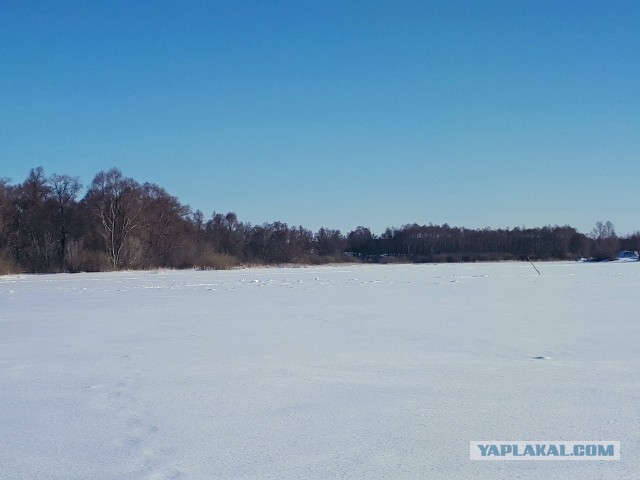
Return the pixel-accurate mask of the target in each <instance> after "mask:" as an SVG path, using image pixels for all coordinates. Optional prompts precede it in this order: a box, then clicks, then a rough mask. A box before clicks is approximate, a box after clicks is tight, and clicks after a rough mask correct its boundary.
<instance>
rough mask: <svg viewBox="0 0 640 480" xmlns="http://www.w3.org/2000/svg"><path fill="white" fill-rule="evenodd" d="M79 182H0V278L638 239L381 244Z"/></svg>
mask: <svg viewBox="0 0 640 480" xmlns="http://www.w3.org/2000/svg"><path fill="white" fill-rule="evenodd" d="M83 188H84V187H83V185H82V184H81V182H80V179H79V178H78V177H72V176H69V175H58V174H53V175H50V176H46V175H45V172H44V170H43V169H42V167H38V168H34V169H32V170H31V171H30V172H29V175H28V176H27V178H26V179H25V180H24V182H22V183H20V184H15V185H12V184H11V183H10V182H9V180H8V179H3V178H0V273H9V272H35V273H40V272H78V271H104V270H118V269H148V268H159V267H167V268H202V269H208V268H214V269H220V268H229V267H233V266H236V265H241V264H287V263H299V264H320V263H328V262H342V261H368V262H382V263H390V262H473V261H486V260H516V259H522V260H524V259H527V258H531V259H576V258H581V257H582V258H595V259H606V258H611V257H613V256H614V255H615V254H616V253H617V252H618V251H619V250H621V249H626V250H640V233H635V234H633V235H630V236H628V237H624V238H620V237H618V236H617V235H616V232H615V228H614V226H613V225H612V224H611V222H606V223H603V222H598V223H597V224H596V226H595V228H594V229H593V231H592V232H590V234H589V235H584V234H582V233H580V232H578V231H577V230H576V229H575V228H573V227H570V226H562V227H560V226H553V227H551V226H546V227H542V228H513V229H490V228H485V229H468V228H462V227H450V226H449V225H447V224H444V225H432V224H429V225H418V224H410V225H405V226H402V227H400V228H387V229H386V230H385V232H384V233H383V234H381V235H379V236H377V235H374V234H373V233H372V232H371V230H370V229H368V228H366V227H358V228H356V229H355V230H353V231H351V232H349V233H347V234H343V233H342V232H340V231H339V230H335V229H329V228H321V229H320V230H318V231H317V232H315V233H314V232H312V231H310V230H308V229H306V228H304V227H302V226H297V227H292V226H289V225H287V224H286V223H282V222H273V223H264V224H262V225H251V224H250V223H246V222H241V221H240V220H239V219H238V217H237V216H236V214H235V213H233V212H229V213H226V214H223V213H216V212H213V214H212V215H211V216H209V217H205V215H204V214H203V213H202V212H201V211H199V210H196V211H193V210H192V209H191V208H190V207H189V206H187V205H183V204H182V203H181V202H180V201H179V200H178V199H177V198H176V197H175V196H173V195H170V194H169V193H168V192H167V191H166V190H165V189H164V188H162V187H160V186H158V185H156V184H152V183H139V182H137V181H136V180H134V179H132V178H128V177H125V176H124V175H123V174H122V172H121V171H120V170H118V169H116V168H113V169H111V170H109V171H102V172H99V173H98V174H97V175H95V177H94V178H93V180H92V182H91V183H90V184H89V185H88V186H87V188H86V191H85V193H84V196H83V197H82V198H80V193H81V192H82V191H83Z"/></svg>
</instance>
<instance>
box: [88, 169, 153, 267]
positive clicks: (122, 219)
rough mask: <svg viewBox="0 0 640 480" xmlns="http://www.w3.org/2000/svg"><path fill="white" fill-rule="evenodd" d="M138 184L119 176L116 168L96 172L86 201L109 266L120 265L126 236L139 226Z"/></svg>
mask: <svg viewBox="0 0 640 480" xmlns="http://www.w3.org/2000/svg"><path fill="white" fill-rule="evenodd" d="M139 191H140V186H139V184H138V183H137V182H136V181H135V180H133V179H130V178H126V177H124V176H123V175H122V172H121V171H120V170H118V169H117V168H112V169H111V170H109V171H108V172H100V173H98V174H97V175H96V176H95V177H94V179H93V181H92V182H91V186H90V188H89V191H88V192H87V196H86V197H85V199H86V202H87V204H88V205H90V207H91V208H92V210H93V212H94V214H95V218H96V229H97V231H98V233H99V235H100V236H101V237H102V239H103V240H104V246H105V250H106V252H107V256H108V257H109V262H110V263H111V266H112V267H113V268H118V267H120V266H121V265H122V259H123V253H124V251H125V248H126V246H127V244H128V240H129V237H130V236H131V235H132V233H133V232H134V231H135V230H136V229H137V228H138V227H139V226H140V223H141V203H140V192H139Z"/></svg>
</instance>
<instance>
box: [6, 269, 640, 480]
mask: <svg viewBox="0 0 640 480" xmlns="http://www.w3.org/2000/svg"><path fill="white" fill-rule="evenodd" d="M537 267H538V268H539V270H540V272H541V274H542V275H540V276H539V275H538V274H537V273H536V272H535V270H534V269H533V268H532V267H531V265H529V264H526V263H500V264H497V263H494V264H449V265H397V266H382V265H378V266H354V265H348V266H327V267H307V268H264V269H246V270H234V271H215V272H214V271H212V272H197V271H180V272H174V271H160V272H122V273H101V274H76V275H20V276H7V277H0V478H2V479H3V480H8V479H10V480H17V479H20V480H22V479H28V480H40V479H41V480H58V479H60V480H62V479H64V480H70V479H78V480H88V479H100V480H102V479H104V480H113V479H214V478H215V479H225V480H226V479H228V480H233V479H243V480H244V479H256V480H258V479H260V480H262V479H314V480H316V479H337V478H345V479H351V478H353V479H421V480H423V479H435V480H440V479H465V480H466V479H471V478H473V479H477V478H485V479H491V480H495V479H505V480H506V479H509V480H512V479H542V478H544V479H558V480H560V479H562V480H567V479H580V480H582V479H587V478H588V479H616V480H619V479H634V480H637V479H638V478H640V345H639V343H640V314H639V313H638V310H639V308H638V307H639V306H640V263H637V262H636V263H608V264H585V263H540V264H537ZM472 440H619V441H620V442H621V452H622V454H621V457H622V459H621V460H620V461H610V462H575V461H566V462H560V461H555V462H533V461H532V462H471V461H470V460H469V442H470V441H472Z"/></svg>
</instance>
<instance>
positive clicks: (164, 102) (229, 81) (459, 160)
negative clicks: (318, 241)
mask: <svg viewBox="0 0 640 480" xmlns="http://www.w3.org/2000/svg"><path fill="white" fill-rule="evenodd" d="M39 165H41V166H43V167H44V168H45V172H46V173H48V174H52V173H59V174H65V173H66V174H70V175H78V176H80V177H81V179H82V181H83V182H84V183H85V184H88V183H90V181H91V179H92V177H93V176H94V175H95V173H97V172H98V171H100V170H104V169H109V168H111V167H113V166H117V167H119V168H120V169H121V170H122V171H123V172H124V174H125V175H127V176H130V177H133V178H135V179H136V180H138V181H140V182H144V181H149V182H154V183H158V184H160V185H161V186H163V187H165V188H166V189H167V190H168V191H169V192H170V193H171V194H173V195H176V196H177V197H179V198H180V199H181V201H182V202H183V203H186V204H189V205H191V206H192V207H193V208H194V209H196V208H198V209H201V210H202V211H203V212H204V213H205V215H206V216H208V215H210V214H211V213H212V212H213V211H214V210H216V211H218V212H220V211H222V212H226V211H230V210H232V211H235V212H236V213H237V214H238V216H239V218H240V220H242V221H246V222H251V223H254V224H258V223H262V222H265V221H274V220H281V221H284V222H287V223H289V224H290V225H299V224H302V225H304V226H305V227H308V228H311V229H313V230H316V229H317V228H319V227H320V226H327V227H332V228H340V229H342V230H343V231H349V230H351V229H353V228H354V227H356V226H358V225H364V226H369V227H370V228H372V230H373V231H374V232H375V233H382V231H383V230H384V228H385V227H386V226H401V225H403V224H405V223H413V222H417V223H420V224H423V223H428V222H433V223H437V224H441V223H445V222H446V223H449V224H450V225H458V226H467V227H474V228H476V227H485V226H490V227H515V226H522V225H525V226H527V227H531V226H544V225H548V224H551V225H554V224H560V225H564V224H570V225H573V226H575V227H577V228H578V229H579V230H581V231H583V232H588V231H589V230H590V229H591V227H592V226H593V224H594V223H595V222H596V221H597V220H611V221H612V222H613V223H614V224H615V225H616V227H617V230H618V232H619V233H622V234H625V233H631V232H633V231H636V230H638V229H640V188H639V187H638V185H639V183H640V2H638V1H635V0H634V1H611V0H608V1H599V2H594V1H588V0H580V1H558V0H553V1H544V0H542V1H541V0H535V1H534V0H530V1H524V0H504V1H450V0H446V1H444V0H442V1H438V2H433V1H413V2H405V1H398V0H394V1H390V0H389V1H372V0H367V1H352V0H346V1H345V0H341V1H329V0H318V1H304V0H297V1H289V2H283V1H279V0H269V1H241V0H234V1H229V2H219V1H213V0H208V1H199V2H196V1H157V0H155V1H148V2H145V1H123V2H115V1H96V2H93V1H77V2H71V1H64V0H58V1H52V2H46V1H33V2H32V1H25V0H0V176H5V177H10V178H11V180H12V181H14V182H21V181H23V180H24V178H25V177H26V175H27V173H28V171H29V169H30V168H31V167H35V166H39Z"/></svg>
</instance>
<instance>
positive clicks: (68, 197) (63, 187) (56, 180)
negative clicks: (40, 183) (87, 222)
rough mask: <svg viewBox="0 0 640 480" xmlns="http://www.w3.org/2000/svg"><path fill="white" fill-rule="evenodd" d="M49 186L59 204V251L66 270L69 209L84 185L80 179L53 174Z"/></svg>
mask: <svg viewBox="0 0 640 480" xmlns="http://www.w3.org/2000/svg"><path fill="white" fill-rule="evenodd" d="M48 184H49V186H50V188H51V192H52V196H53V199H54V201H55V202H56V204H57V208H58V213H59V214H60V217H59V222H60V223H59V240H58V242H59V245H60V248H59V251H58V257H59V258H60V263H61V265H62V268H66V259H65V255H66V253H65V252H66V248H67V235H68V233H69V232H68V227H67V223H68V219H67V217H68V211H67V210H68V207H69V206H70V205H71V204H72V203H73V202H75V199H76V196H77V195H78V193H79V192H80V190H81V189H82V184H81V183H80V179H79V178H78V177H70V176H69V175H57V174H53V175H51V177H49V180H48Z"/></svg>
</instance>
